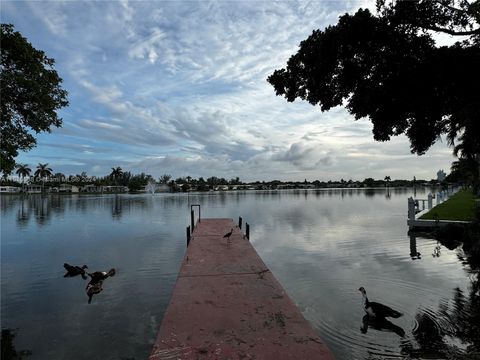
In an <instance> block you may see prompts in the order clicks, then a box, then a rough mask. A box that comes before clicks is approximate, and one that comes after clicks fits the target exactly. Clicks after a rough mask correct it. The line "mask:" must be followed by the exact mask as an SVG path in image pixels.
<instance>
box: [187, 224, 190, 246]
mask: <svg viewBox="0 0 480 360" xmlns="http://www.w3.org/2000/svg"><path fill="white" fill-rule="evenodd" d="M188 245H190V226H187V247H188Z"/></svg>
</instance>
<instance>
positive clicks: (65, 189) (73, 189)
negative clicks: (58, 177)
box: [58, 184, 79, 193]
mask: <svg viewBox="0 0 480 360" xmlns="http://www.w3.org/2000/svg"><path fill="white" fill-rule="evenodd" d="M58 192H59V193H78V192H79V189H78V186H75V185H70V184H61V185H60V186H59V187H58Z"/></svg>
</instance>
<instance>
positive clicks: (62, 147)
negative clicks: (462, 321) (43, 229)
mask: <svg viewBox="0 0 480 360" xmlns="http://www.w3.org/2000/svg"><path fill="white" fill-rule="evenodd" d="M366 6H368V7H369V8H372V9H373V8H374V1H361V2H360V1H318V0H317V1H312V2H309V1H288V2H287V1H279V2H273V1H228V2H227V1H202V2H187V1H171V2H164V1H131V2H128V1H102V2H92V1H88V2H81V1H51V2H48V1H31V2H21V1H2V12H1V21H2V22H3V23H12V24H13V25H14V26H15V29H16V30H18V31H20V32H21V33H22V35H23V36H25V37H26V38H27V39H28V40H29V41H30V42H31V43H32V44H33V46H34V47H36V48H37V49H41V50H44V51H45V52H46V54H47V56H49V57H52V58H54V59H55V61H56V64H55V69H56V70H57V72H58V73H59V75H60V76H61V77H62V78H63V80H64V83H63V87H64V88H65V89H66V90H67V91H68V93H69V101H70V105H69V106H68V107H67V108H64V109H62V110H61V111H60V116H61V117H62V118H63V127H62V128H58V129H54V130H53V131H52V133H51V134H42V135H40V136H39V137H38V146H37V148H35V149H34V150H32V151H30V152H28V153H22V154H20V155H19V156H18V158H17V162H21V163H27V164H29V165H30V167H32V168H34V167H35V166H36V164H37V163H39V162H42V163H45V162H47V163H49V164H50V167H52V169H53V170H54V172H63V173H65V174H76V173H80V172H82V171H86V172H87V173H88V174H89V175H96V176H103V175H106V174H109V173H110V171H111V168H112V167H116V166H120V167H122V169H124V170H128V171H132V172H134V173H139V172H146V173H148V174H151V175H153V176H154V177H156V178H157V177H159V176H160V175H162V174H165V173H167V174H171V175H173V176H174V177H180V176H187V175H190V176H192V177H200V176H203V177H205V178H207V177H210V176H218V177H225V178H227V179H229V178H232V177H235V176H239V177H240V178H241V179H242V180H244V181H252V180H272V179H280V180H303V179H307V180H315V179H319V180H329V179H332V180H340V179H341V178H343V179H345V180H348V179H353V180H363V179H364V178H366V177H374V178H382V179H383V178H384V177H385V176H386V175H389V176H391V177H392V179H397V178H402V179H411V178H413V176H416V177H417V178H425V179H431V178H435V177H436V172H437V170H439V169H445V170H447V172H448V169H449V167H450V163H451V161H452V160H453V158H452V155H451V150H450V149H449V148H448V147H447V145H446V143H445V142H444V143H438V144H436V145H435V146H434V147H432V148H431V149H430V150H429V152H428V153H427V154H426V155H424V156H421V157H419V156H417V155H412V154H410V150H409V143H408V140H407V139H406V138H405V137H403V136H400V137H397V138H395V139H393V140H392V141H390V142H386V143H377V142H375V141H373V138H372V133H371V128H372V127H371V124H370V122H369V121H368V120H367V119H364V120H359V121H354V120H353V117H352V116H350V115H349V114H348V113H347V112H346V111H345V110H344V109H343V108H340V107H339V108H335V109H332V110H331V111H329V112H325V113H322V112H321V111H320V109H319V108H318V107H313V106H311V105H310V104H308V103H305V102H302V101H296V102H294V103H287V102H286V100H285V99H284V98H281V97H276V96H275V92H274V90H273V88H272V87H271V86H270V85H269V84H268V83H267V81H266V78H267V77H268V75H270V74H271V73H272V72H273V71H274V70H275V69H278V68H282V67H284V66H285V64H286V61H287V60H288V58H289V57H290V55H292V54H294V53H295V52H296V51H297V49H298V44H299V43H300V41H302V40H303V39H305V38H306V37H308V36H309V35H310V34H311V32H312V30H314V29H323V28H324V27H326V26H328V25H330V24H336V22H337V19H338V16H339V15H341V14H344V13H346V12H350V13H352V12H355V11H356V10H357V9H358V8H359V7H366Z"/></svg>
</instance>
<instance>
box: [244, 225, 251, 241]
mask: <svg viewBox="0 0 480 360" xmlns="http://www.w3.org/2000/svg"><path fill="white" fill-rule="evenodd" d="M245 231H246V235H247V239H248V240H250V225H249V224H248V223H245Z"/></svg>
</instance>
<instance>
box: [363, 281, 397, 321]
mask: <svg viewBox="0 0 480 360" xmlns="http://www.w3.org/2000/svg"><path fill="white" fill-rule="evenodd" d="M358 290H359V291H360V292H361V293H362V295H363V307H364V309H365V312H366V313H367V315H368V316H372V317H376V318H386V317H392V318H399V317H400V316H402V315H403V314H402V313H401V312H398V311H397V310H393V309H392V308H391V307H388V306H387V305H383V304H380V303H377V302H374V301H369V300H368V297H367V292H366V290H365V288H364V287H361V288H359V289H358Z"/></svg>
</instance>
